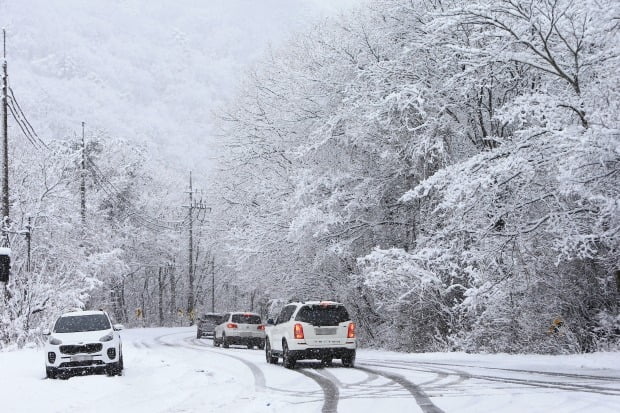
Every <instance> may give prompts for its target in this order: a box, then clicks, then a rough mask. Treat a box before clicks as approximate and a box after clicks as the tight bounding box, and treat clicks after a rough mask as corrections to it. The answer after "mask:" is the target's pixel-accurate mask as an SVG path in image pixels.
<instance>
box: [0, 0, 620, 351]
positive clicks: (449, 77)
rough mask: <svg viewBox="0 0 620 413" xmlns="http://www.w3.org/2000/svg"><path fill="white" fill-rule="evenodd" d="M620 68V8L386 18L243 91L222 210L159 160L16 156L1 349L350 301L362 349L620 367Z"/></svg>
mask: <svg viewBox="0 0 620 413" xmlns="http://www.w3.org/2000/svg"><path fill="white" fill-rule="evenodd" d="M619 69H620V3H619V2H617V1H615V0H581V1H573V0H375V1H369V2H368V4H367V5H366V6H364V7H362V8H360V9H359V10H357V11H355V12H352V13H347V14H346V15H343V16H341V17H340V18H338V19H329V20H325V21H323V22H322V23H321V24H319V25H317V26H315V27H314V28H313V29H312V30H310V31H306V32H301V33H298V34H296V35H295V36H294V37H293V38H292V39H290V41H289V42H288V43H287V44H286V45H284V46H283V47H281V48H278V49H275V50H271V53H270V54H269V55H268V56H265V58H264V59H263V60H262V61H261V62H260V64H258V65H257V66H256V67H254V68H253V70H252V71H250V72H248V73H247V75H246V76H245V77H244V79H243V83H242V85H241V86H240V87H239V90H238V93H237V95H236V98H235V99H233V100H232V101H231V102H229V103H227V104H223V105H222V106H221V108H220V109H219V111H218V112H217V114H216V115H217V119H218V139H220V141H221V142H222V143H223V145H222V146H223V147H224V148H225V150H224V151H223V153H222V155H221V157H220V159H219V163H218V171H217V175H216V179H214V180H213V181H212V182H211V185H210V187H209V188H208V193H207V194H205V195H204V199H205V200H207V201H206V202H207V204H208V209H198V210H197V211H196V212H194V213H193V215H190V213H191V210H188V208H183V204H184V202H185V204H187V200H186V197H187V194H186V193H184V192H183V191H182V190H181V189H180V188H183V187H184V186H186V185H187V176H186V175H183V174H180V173H175V172H171V171H172V170H171V168H169V167H168V165H167V164H166V161H165V160H162V159H158V158H157V157H154V156H152V154H151V152H150V149H149V147H148V145H146V144H144V145H136V144H135V143H129V142H128V141H126V140H124V139H121V138H117V137H111V136H108V135H106V134H102V135H101V136H98V137H97V138H96V139H93V140H92V141H90V143H89V145H87V146H85V147H82V146H80V144H79V140H78V139H60V138H58V139H55V140H51V141H49V142H48V143H47V145H46V146H45V148H43V149H42V150H41V151H30V150H25V149H21V148H20V147H16V148H15V149H14V151H15V153H14V154H12V159H14V161H13V163H12V164H11V165H10V167H11V170H10V174H11V181H12V182H13V188H14V189H13V192H12V193H11V219H12V227H13V230H12V231H11V233H10V235H9V238H10V241H11V248H12V251H13V253H14V258H13V263H12V278H11V281H10V282H9V284H8V285H7V289H6V292H5V296H4V301H1V302H0V347H11V346H20V347H21V346H24V345H26V344H27V343H31V342H35V341H36V340H39V339H40V331H41V329H43V328H46V327H47V326H49V323H50V322H51V321H52V320H53V319H54V318H55V317H56V316H57V315H58V313H59V312H60V311H63V310H64V309H66V308H68V307H83V308H106V309H108V311H110V313H111V314H112V315H113V316H114V317H115V318H116V319H117V320H118V322H122V323H125V324H127V325H128V326H156V325H187V324H188V323H191V322H192V319H193V317H195V315H196V314H198V313H202V312H206V311H211V310H212V308H211V300H212V298H213V310H215V311H225V310H253V311H258V312H260V313H262V314H264V315H267V313H269V312H272V311H275V310H276V309H277V308H278V306H281V305H282V303H284V302H287V301H289V300H310V299H333V300H337V301H341V302H343V303H345V304H346V305H347V307H348V308H349V310H350V311H351V313H352V315H353V318H354V319H355V320H356V322H357V323H358V333H359V335H360V341H361V343H362V345H364V346H366V347H380V348H386V349H393V350H399V351H406V352H423V351H467V352H509V353H551V354H555V353H576V352H591V351H601V350H613V349H618V346H619V345H620V311H619V306H620V185H619V183H620V179H619V176H620V70H619ZM83 153H85V154H86V155H85V157H86V160H87V161H86V165H85V166H84V165H82V164H81V160H82V159H83V158H82V154H83ZM82 176H86V183H87V189H86V190H87V194H88V198H87V209H86V211H87V213H86V217H83V216H82V215H81V210H80V190H79V187H80V182H81V177H82ZM199 198H201V195H198V194H196V199H199ZM201 205H202V204H201ZM28 218H31V224H30V225H31V228H32V230H31V242H32V251H31V259H30V262H28V261H27V260H26V254H25V250H26V239H25V237H24V236H23V234H22V233H20V231H19V229H20V228H24V227H25V226H26V225H27V222H28ZM189 220H192V224H193V226H194V231H193V239H194V250H193V251H192V255H191V260H189V258H190V257H188V248H187V228H188V222H189ZM188 262H189V264H188ZM190 273H191V274H193V276H194V280H193V282H192V283H191V288H190V283H189V282H188V274H190ZM212 288H213V290H214V291H215V296H214V297H213V296H212V294H211V289H212Z"/></svg>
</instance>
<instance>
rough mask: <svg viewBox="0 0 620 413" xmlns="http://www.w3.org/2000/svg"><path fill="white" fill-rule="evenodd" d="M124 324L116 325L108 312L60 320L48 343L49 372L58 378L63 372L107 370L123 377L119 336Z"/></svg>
mask: <svg viewBox="0 0 620 413" xmlns="http://www.w3.org/2000/svg"><path fill="white" fill-rule="evenodd" d="M122 328H123V326H122V325H120V324H116V325H114V326H112V323H111V322H110V317H108V314H107V313H105V312H104V311H76V312H71V313H65V314H63V315H61V316H60V317H58V319H57V320H56V322H55V323H54V328H53V330H52V331H51V332H50V331H49V330H46V331H44V332H43V334H44V335H45V336H47V342H46V344H45V372H46V375H47V377H48V378H50V379H55V378H56V376H57V375H58V374H60V373H69V372H71V371H76V370H77V371H84V370H97V369H100V370H105V371H106V373H107V374H108V375H121V373H122V371H123V348H122V343H121V337H120V335H119V333H118V331H119V330H121V329H122Z"/></svg>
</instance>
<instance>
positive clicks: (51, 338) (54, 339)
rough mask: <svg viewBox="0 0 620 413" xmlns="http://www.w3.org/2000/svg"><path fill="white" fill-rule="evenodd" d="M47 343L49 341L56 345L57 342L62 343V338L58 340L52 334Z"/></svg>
mask: <svg viewBox="0 0 620 413" xmlns="http://www.w3.org/2000/svg"><path fill="white" fill-rule="evenodd" d="M49 343H50V344H51V345H53V346H57V345H59V344H62V340H59V339H57V338H56V337H54V336H50V341H49Z"/></svg>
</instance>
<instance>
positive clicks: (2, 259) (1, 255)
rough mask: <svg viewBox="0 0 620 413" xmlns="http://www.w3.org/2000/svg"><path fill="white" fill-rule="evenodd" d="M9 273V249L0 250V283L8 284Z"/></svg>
mask: <svg viewBox="0 0 620 413" xmlns="http://www.w3.org/2000/svg"><path fill="white" fill-rule="evenodd" d="M10 271H11V249H10V248H0V282H4V283H8V282H9V272H10Z"/></svg>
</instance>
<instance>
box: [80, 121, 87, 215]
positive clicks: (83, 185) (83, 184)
mask: <svg viewBox="0 0 620 413" xmlns="http://www.w3.org/2000/svg"><path fill="white" fill-rule="evenodd" d="M84 125H85V124H84V122H82V165H81V166H82V173H81V175H82V179H81V181H80V195H81V210H80V212H81V214H82V227H86V143H85V138H84Z"/></svg>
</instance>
